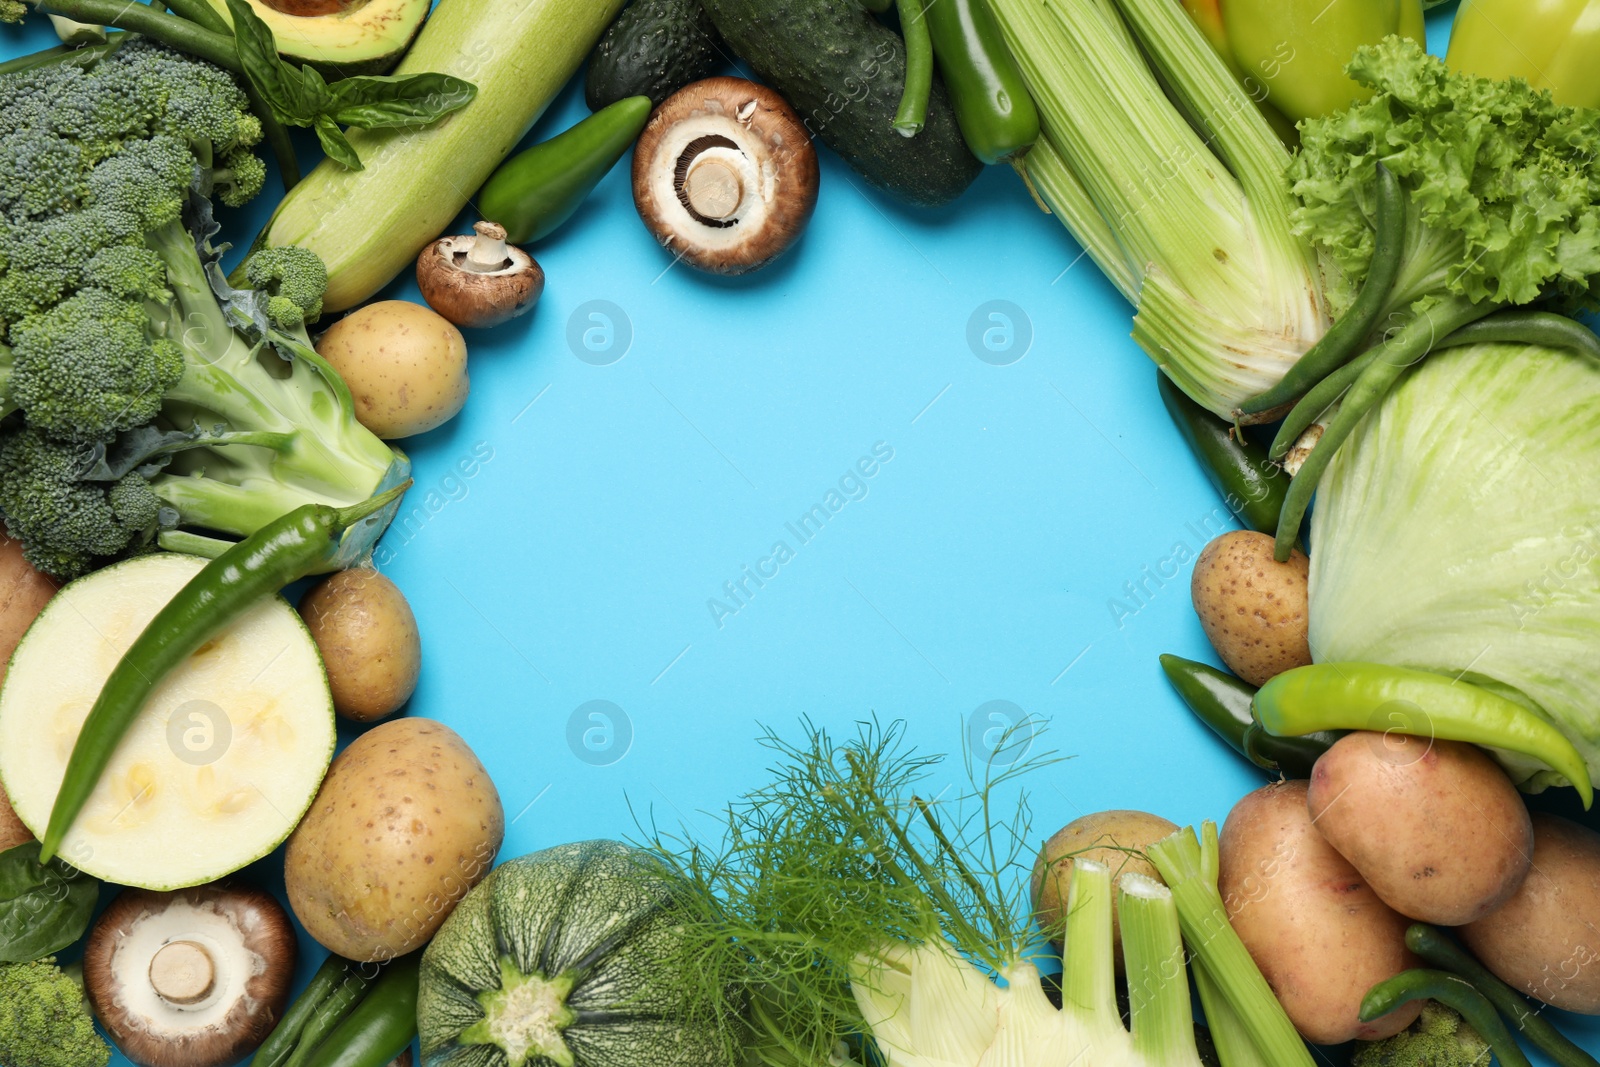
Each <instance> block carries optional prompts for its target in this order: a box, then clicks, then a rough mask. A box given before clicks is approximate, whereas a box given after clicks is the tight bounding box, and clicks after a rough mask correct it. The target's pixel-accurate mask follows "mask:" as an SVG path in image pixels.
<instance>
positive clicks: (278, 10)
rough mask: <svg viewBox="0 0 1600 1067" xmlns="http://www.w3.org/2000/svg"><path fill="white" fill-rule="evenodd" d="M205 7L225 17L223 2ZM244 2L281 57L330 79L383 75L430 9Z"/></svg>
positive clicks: (359, 0) (369, 0) (309, 0)
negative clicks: (264, 27)
mask: <svg viewBox="0 0 1600 1067" xmlns="http://www.w3.org/2000/svg"><path fill="white" fill-rule="evenodd" d="M209 2H210V4H211V6H212V7H214V8H216V9H217V11H218V12H220V13H221V14H222V16H223V18H229V16H228V2H227V0H209ZM248 2H249V4H250V6H251V7H253V8H255V10H256V14H257V15H260V16H261V18H262V20H263V21H264V22H266V24H267V25H268V26H269V27H271V28H272V34H273V36H274V37H275V38H277V41H278V51H279V52H281V53H282V54H283V55H285V56H288V57H290V58H292V59H298V60H300V61H301V62H303V63H310V64H311V65H312V66H314V67H316V68H317V69H318V70H319V71H321V72H322V74H323V75H324V76H325V77H327V78H329V79H330V80H331V79H333V78H338V77H348V76H350V75H354V74H383V73H385V72H386V71H388V70H389V69H390V68H391V67H393V66H394V65H395V64H396V63H398V62H400V57H401V56H403V55H405V53H406V49H407V48H410V47H411V41H412V38H414V37H416V35H417V31H418V30H420V29H421V28H422V23H423V21H424V20H425V19H426V18H427V17H428V7H429V4H430V0H248ZM229 21H230V22H231V21H232V20H231V19H229Z"/></svg>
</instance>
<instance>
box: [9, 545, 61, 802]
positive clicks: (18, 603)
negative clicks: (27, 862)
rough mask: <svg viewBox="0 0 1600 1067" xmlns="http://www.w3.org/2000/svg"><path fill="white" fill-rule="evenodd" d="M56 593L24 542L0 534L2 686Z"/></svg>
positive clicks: (53, 584)
mask: <svg viewBox="0 0 1600 1067" xmlns="http://www.w3.org/2000/svg"><path fill="white" fill-rule="evenodd" d="M55 595H56V583H55V582H53V581H51V580H50V579H49V578H47V577H45V576H44V575H43V574H41V573H40V572H39V571H37V570H35V569H34V566H33V564H31V563H29V562H28V561H27V560H25V559H23V558H22V542H21V541H17V540H14V539H12V538H10V537H6V536H5V535H3V534H0V685H4V684H5V680H6V669H7V668H8V667H9V666H10V664H11V653H13V652H15V651H16V650H17V644H18V643H19V642H20V641H21V640H22V635H23V634H25V633H27V632H28V627H30V626H32V625H33V620H34V619H36V618H38V617H39V612H41V611H43V610H44V606H45V605H46V604H48V603H49V602H50V598H51V597H53V596H55ZM8 806H9V805H8Z"/></svg>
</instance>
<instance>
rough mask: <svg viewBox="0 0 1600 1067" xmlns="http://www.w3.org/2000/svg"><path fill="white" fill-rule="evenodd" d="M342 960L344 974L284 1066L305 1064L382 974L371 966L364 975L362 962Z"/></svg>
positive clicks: (296, 1043) (310, 1019)
mask: <svg viewBox="0 0 1600 1067" xmlns="http://www.w3.org/2000/svg"><path fill="white" fill-rule="evenodd" d="M340 962H341V963H344V964H345V968H344V972H343V977H342V978H341V980H340V981H339V984H338V985H337V986H335V987H334V990H333V992H332V993H330V994H329V995H328V996H327V997H325V998H324V999H323V1001H322V1003H321V1004H319V1005H317V1009H316V1011H315V1012H313V1013H312V1015H311V1017H310V1018H308V1019H307V1020H306V1025H305V1027H304V1029H302V1030H301V1031H300V1040H299V1041H297V1042H295V1046H294V1051H293V1052H292V1053H291V1054H290V1055H289V1057H288V1058H287V1059H285V1060H284V1061H283V1067H305V1064H307V1063H309V1062H310V1061H311V1057H312V1056H314V1055H315V1054H316V1051H317V1049H318V1047H319V1046H321V1044H322V1042H323V1041H324V1040H326V1039H327V1037H328V1035H329V1034H331V1033H333V1032H334V1031H335V1030H337V1029H338V1028H339V1026H340V1025H341V1024H342V1023H343V1022H344V1021H345V1019H347V1018H349V1016H350V1013H351V1012H352V1011H354V1010H355V1007H356V1005H357V1004H359V1003H361V1001H362V1000H363V999H364V998H365V997H366V995H367V993H368V992H369V991H370V990H371V989H372V987H373V984H374V983H375V982H376V981H377V978H378V975H379V973H380V972H379V970H378V968H376V967H372V968H371V971H372V973H371V974H363V973H362V972H361V971H360V970H358V969H357V968H358V967H360V966H361V965H360V964H356V963H351V962H350V961H348V960H341V961H340Z"/></svg>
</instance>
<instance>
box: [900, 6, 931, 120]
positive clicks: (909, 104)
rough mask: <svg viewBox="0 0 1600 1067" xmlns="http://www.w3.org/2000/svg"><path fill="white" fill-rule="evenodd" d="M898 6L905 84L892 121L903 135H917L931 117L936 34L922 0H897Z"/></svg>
mask: <svg viewBox="0 0 1600 1067" xmlns="http://www.w3.org/2000/svg"><path fill="white" fill-rule="evenodd" d="M896 6H897V7H898V8H899V11H900V32H901V33H902V34H903V35H904V36H905V39H906V87H905V91H904V92H903V93H902V94H901V96H900V110H898V111H896V112H895V113H894V124H893V125H894V129H895V132H896V133H898V134H900V135H901V136H902V137H915V136H916V135H917V134H919V133H921V132H922V127H923V125H924V124H926V123H927V121H928V97H929V95H930V94H931V93H932V92H933V38H932V37H931V36H930V35H929V33H928V19H927V12H926V11H924V10H923V7H922V0H896Z"/></svg>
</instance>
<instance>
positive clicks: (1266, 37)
mask: <svg viewBox="0 0 1600 1067" xmlns="http://www.w3.org/2000/svg"><path fill="white" fill-rule="evenodd" d="M1512 2H1518V0H1512ZM1597 3H1600V0H1597ZM1184 7H1185V8H1187V9H1188V11H1189V14H1190V16H1191V17H1193V19H1194V20H1195V22H1196V23H1197V24H1198V25H1199V26H1200V28H1201V30H1203V31H1204V32H1205V35H1206V37H1207V38H1208V39H1209V40H1210V41H1211V44H1212V46H1213V47H1214V48H1216V50H1217V52H1218V53H1219V54H1220V55H1221V56H1222V58H1223V60H1224V61H1225V62H1226V63H1227V64H1228V66H1229V67H1230V68H1231V69H1232V70H1233V72H1234V73H1235V74H1236V75H1238V76H1239V78H1240V79H1241V80H1242V81H1243V82H1244V85H1245V88H1246V89H1248V90H1249V91H1250V94H1251V95H1252V96H1253V97H1255V98H1256V102H1257V103H1261V104H1264V105H1267V106H1270V107H1273V108H1275V109H1276V110H1277V111H1279V112H1281V113H1282V114H1283V115H1284V116H1285V117H1286V118H1288V119H1289V121H1290V122H1298V121H1300V120H1301V119H1309V118H1317V117H1319V116H1322V115H1326V114H1329V113H1331V112H1334V111H1338V110H1339V109H1340V108H1342V107H1346V106H1348V105H1350V104H1353V103H1355V102H1356V101H1357V100H1364V99H1366V97H1367V96H1369V95H1370V93H1369V91H1368V90H1366V89H1363V88H1362V87H1361V86H1359V85H1357V84H1356V83H1355V82H1353V81H1351V80H1350V79H1349V78H1348V77H1347V76H1346V75H1345V73H1344V68H1345V64H1346V63H1348V62H1350V59H1351V57H1352V56H1354V55H1355V51H1356V49H1357V48H1359V47H1361V46H1362V45H1364V44H1377V43H1378V42H1379V41H1381V40H1383V38H1385V37H1387V36H1389V35H1390V34H1399V35H1400V36H1402V37H1409V38H1411V39H1412V40H1415V41H1425V40H1426V36H1425V33H1426V31H1425V27H1424V25H1423V21H1422V3H1421V0H1184ZM1263 110H1265V108H1263Z"/></svg>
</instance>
